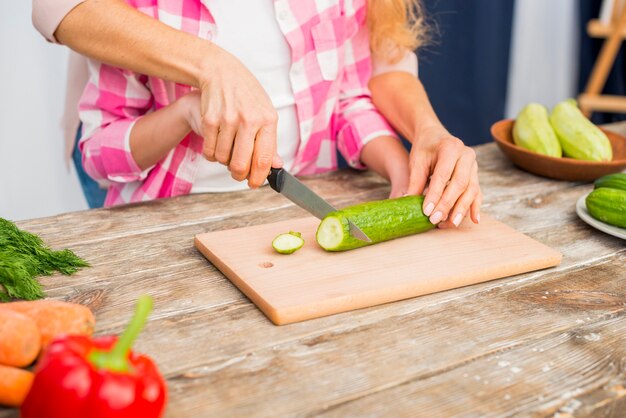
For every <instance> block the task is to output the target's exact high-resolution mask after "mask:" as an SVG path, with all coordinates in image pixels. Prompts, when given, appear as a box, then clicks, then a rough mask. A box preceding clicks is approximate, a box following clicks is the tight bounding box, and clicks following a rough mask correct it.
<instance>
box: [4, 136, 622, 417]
mask: <svg viewBox="0 0 626 418" xmlns="http://www.w3.org/2000/svg"><path fill="white" fill-rule="evenodd" d="M476 151H477V153H478V158H479V164H480V177H481V183H482V187H483V190H484V194H485V204H484V211H485V212H488V213H490V214H492V215H494V216H495V217H496V218H498V219H499V220H501V221H503V222H505V223H507V224H508V225H510V226H512V227H514V228H516V229H518V230H519V231H521V232H524V233H526V234H528V235H530V236H531V237H533V238H535V239H537V240H539V241H541V242H543V243H545V244H547V245H549V246H552V247H554V248H557V249H558V250H560V251H561V252H562V253H563V255H564V258H563V263H562V264H561V266H559V267H558V268H555V269H549V270H546V271H540V272H535V273H530V274H525V275H520V276H515V277H510V278H506V279H502V280H497V281H493V282H489V283H484V284H480V285H475V286H471V287H466V288H462V289H457V290H451V291H447V292H442V293H438V294H434V295H429V296H425V297H419V298H414V299H410V300H405V301H401V302H397V303H390V304H387V305H383V306H377V307H373V308H369V309H363V310H359V311H356V312H349V313H344V314H340V315H335V316H331V317H326V318H322V319H317V320H311V321H307V322H303V323H298V324H293V325H287V326H282V327H277V326H274V325H272V324H271V323H270V322H269V321H268V320H267V319H266V318H265V316H263V314H262V313H261V312H260V311H259V310H257V308H256V307H255V306H254V305H253V304H251V303H250V302H249V301H248V300H247V299H246V297H245V296H243V295H242V294H241V293H240V292H239V291H238V290H237V289H236V288H235V287H234V286H233V285H231V283H230V282H229V281H228V280H227V279H225V278H224V276H222V274H220V272H219V271H217V270H216V269H215V268H214V267H213V266H212V265H211V264H210V263H208V262H207V261H206V260H205V259H204V258H203V257H202V256H201V255H200V254H199V253H198V252H197V251H196V249H195V248H194V246H193V237H194V235H195V234H198V233H201V232H206V231H212V230H220V229H226V228H234V227H241V226H245V225H253V224H260V223H267V222H272V221H277V220H280V219H285V218H290V217H299V216H303V215H304V212H303V211H302V210H301V209H299V208H296V207H294V206H293V205H292V204H291V203H290V202H288V201H287V200H286V199H284V198H283V197H281V196H279V195H277V194H275V193H274V192H273V191H271V190H269V189H268V188H265V189H263V190H260V191H255V192H240V193H232V194H228V195H221V194H218V195H200V196H187V197H182V198H175V199H168V200H162V201H156V202H151V203H146V204H139V205H131V206H125V207H119V208H115V209H108V210H94V211H86V212H78V213H69V214H65V215H60V216H55V217H50V218H45V219H34V220H31V221H25V222H20V223H19V225H20V226H21V227H23V228H25V229H27V230H30V231H33V232H35V233H38V234H41V236H42V237H43V238H44V239H45V240H46V241H47V242H48V243H49V244H50V245H52V246H54V247H59V248H61V247H69V248H72V249H74V250H75V251H76V252H77V253H78V254H80V255H81V256H83V257H85V258H86V259H87V260H89V261H90V262H91V263H92V265H93V267H92V268H89V269H86V270H84V271H82V272H81V273H79V274H78V275H76V276H73V277H65V276H53V277H47V278H43V279H42V282H43V283H44V285H45V288H46V291H47V294H48V295H49V296H50V297H52V298H56V299H63V300H70V301H73V302H78V303H83V304H86V305H88V306H89V307H91V309H93V311H94V312H95V314H96V317H97V321H98V322H97V333H98V334H109V333H119V332H121V330H122V328H123V326H124V325H125V323H126V321H127V320H128V318H129V316H130V315H131V312H132V310H133V305H134V302H135V300H136V299H137V296H139V295H140V294H143V293H149V294H151V295H152V296H153V297H154V299H155V310H154V312H153V314H152V316H151V319H150V322H149V324H148V326H147V328H146V329H145V331H144V332H143V334H142V335H141V337H140V341H139V342H138V344H137V346H136V349H137V350H138V351H141V352H145V353H149V354H150V355H151V356H152V357H153V358H154V359H155V360H156V361H157V363H158V364H159V366H160V369H161V371H162V372H163V374H164V375H165V376H166V378H167V382H168V386H169V394H170V401H169V405H168V409H167V414H166V416H168V417H204V416H215V417H225V416H228V417H237V416H238V417H249V416H262V417H270V416H271V417H277V416H324V417H357V416H359V417H363V416H368V417H392V416H410V417H414V416H423V417H439V416H441V417H451V416H469V417H479V416H490V417H496V416H498V417H500V416H502V417H504V416H559V417H569V416H576V417H583V416H584V417H587V416H589V417H592V416H593V417H625V416H626V260H625V258H626V257H625V254H626V247H625V245H624V241H622V240H619V239H617V238H613V237H611V236H608V235H605V234H603V233H601V232H598V231H596V230H594V229H592V228H590V227H588V226H587V225H586V224H585V223H583V222H582V221H581V220H579V219H578V217H577V216H576V214H575V211H574V207H575V203H576V200H577V199H578V197H579V196H581V195H582V194H583V193H585V192H587V191H589V190H590V189H591V186H590V185H589V184H581V183H567V182H559V181H551V180H547V179H544V178H539V177H535V176H533V175H530V174H526V173H524V172H522V171H519V170H517V169H515V168H514V167H513V166H512V165H511V164H510V163H509V162H508V161H507V160H505V158H504V157H503V156H502V155H501V154H500V152H499V151H498V150H497V149H496V147H495V145H493V144H490V145H484V146H480V147H477V148H476ZM306 183H307V184H309V185H310V186H311V187H313V188H314V189H315V190H317V191H318V192H319V193H320V194H321V195H323V196H325V197H327V198H328V199H329V200H330V201H331V202H332V203H334V204H336V205H346V204H350V203H356V202H360V201H365V200H370V199H381V198H385V197H386V195H387V193H388V188H387V185H386V184H385V182H384V181H382V180H381V179H379V178H377V177H375V176H374V175H371V174H355V173H353V172H340V173H335V174H330V175H324V176H321V177H319V178H315V179H308V180H306ZM416 256H418V255H416ZM416 274H419V272H416ZM15 416H17V413H16V412H15V410H2V411H0V417H15Z"/></svg>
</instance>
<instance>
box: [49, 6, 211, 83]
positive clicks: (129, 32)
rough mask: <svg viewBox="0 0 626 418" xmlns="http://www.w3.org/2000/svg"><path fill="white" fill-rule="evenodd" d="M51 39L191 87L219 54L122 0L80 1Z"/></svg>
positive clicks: (97, 58) (104, 59) (114, 62)
mask: <svg viewBox="0 0 626 418" xmlns="http://www.w3.org/2000/svg"><path fill="white" fill-rule="evenodd" d="M55 37H56V38H57V39H58V40H59V41H60V42H61V43H63V44H65V45H67V46H69V47H70V48H72V49H74V50H75V51H77V52H79V53H81V54H83V55H86V56H88V57H91V58H94V59H96V60H98V61H102V62H105V63H108V64H111V65H114V66H116V67H121V68H126V69H129V70H132V71H135V72H138V73H141V74H147V75H151V76H154V77H158V78H162V79H165V80H172V81H175V82H178V83H182V84H187V85H191V86H195V87H198V86H199V84H201V82H202V81H201V80H202V77H203V76H204V75H205V74H206V73H207V71H206V68H207V66H208V63H209V62H211V61H212V58H214V57H215V55H216V54H219V53H220V52H221V50H220V49H219V47H217V46H216V45H214V44H213V43H211V42H209V41H207V40H204V39H200V38H198V37H196V36H194V35H191V34H188V33H185V32H182V31H179V30H176V29H173V28H171V27H169V26H167V25H165V24H164V23H161V22H159V21H158V20H156V19H153V18H151V17H149V16H147V15H145V14H143V13H141V12H139V11H137V10H135V9H133V8H132V7H130V6H128V5H127V4H126V3H125V2H124V1H123V0H87V1H85V2H84V3H81V4H80V5H78V6H77V7H75V8H74V9H73V10H72V11H71V12H70V13H69V14H68V15H67V16H66V17H65V18H64V19H63V20H62V22H61V24H60V25H59V27H58V28H57V30H56V32H55ZM215 58H216V57H215Z"/></svg>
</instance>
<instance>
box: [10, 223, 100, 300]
mask: <svg viewBox="0 0 626 418" xmlns="http://www.w3.org/2000/svg"><path fill="white" fill-rule="evenodd" d="M88 266H89V264H88V263H87V262H86V261H84V260H83V259H82V258H80V257H78V256H77V255H76V254H74V253H73V252H72V251H70V250H62V251H53V250H51V249H50V248H49V247H48V246H47V245H46V244H44V242H43V241H42V240H41V238H39V237H38V236H37V235H34V234H31V233H30V232H26V231H22V230H20V229H19V228H18V227H17V226H15V224H14V223H13V222H10V221H7V220H6V219H2V218H0V301H8V300H11V299H25V300H34V299H40V298H42V297H43V296H44V294H43V289H42V288H41V284H40V283H39V282H38V281H37V279H36V277H37V276H49V275H51V274H53V273H54V272H55V271H58V272H60V273H63V274H66V275H71V274H74V273H76V272H77V271H78V270H79V269H80V268H82V267H88ZM2 288H4V291H2V290H3V289H2Z"/></svg>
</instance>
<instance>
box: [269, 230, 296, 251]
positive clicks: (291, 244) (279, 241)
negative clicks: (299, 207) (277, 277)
mask: <svg viewBox="0 0 626 418" xmlns="http://www.w3.org/2000/svg"><path fill="white" fill-rule="evenodd" d="M303 245H304V239H302V234H301V233H299V232H293V231H289V233H287V234H280V235H278V236H277V237H276V238H274V240H273V241H272V247H273V248H274V249H275V250H276V252H278V253H280V254H292V253H294V252H296V251H298V250H299V249H300V248H302V246H303Z"/></svg>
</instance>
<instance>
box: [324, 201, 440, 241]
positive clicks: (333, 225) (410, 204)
mask: <svg viewBox="0 0 626 418" xmlns="http://www.w3.org/2000/svg"><path fill="white" fill-rule="evenodd" d="M423 204H424V196H405V197H400V198H397V199H388V200H381V201H377V202H369V203H362V204H360V205H356V206H350V207H347V208H345V209H342V210H338V211H336V212H331V213H329V214H328V215H326V217H325V218H324V219H323V220H322V222H321V223H320V226H319V227H318V228H317V235H316V239H317V243H318V244H319V245H320V247H322V248H323V249H325V250H326V251H346V250H352V249H355V248H359V247H364V246H366V245H372V244H376V243H378V242H383V241H388V240H391V239H395V238H400V237H404V236H407V235H413V234H418V233H420V232H426V231H428V230H430V229H433V228H434V227H435V225H433V224H432V223H430V221H429V220H428V217H427V216H426V215H424V213H423V212H422V205H423ZM348 220H350V221H352V222H353V223H354V224H355V225H357V226H358V227H359V228H361V230H362V231H363V232H365V234H366V235H367V236H368V237H369V238H370V239H371V240H372V242H371V243H369V242H365V241H361V240H359V239H357V238H354V237H353V236H352V235H350V224H349V221H348Z"/></svg>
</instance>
